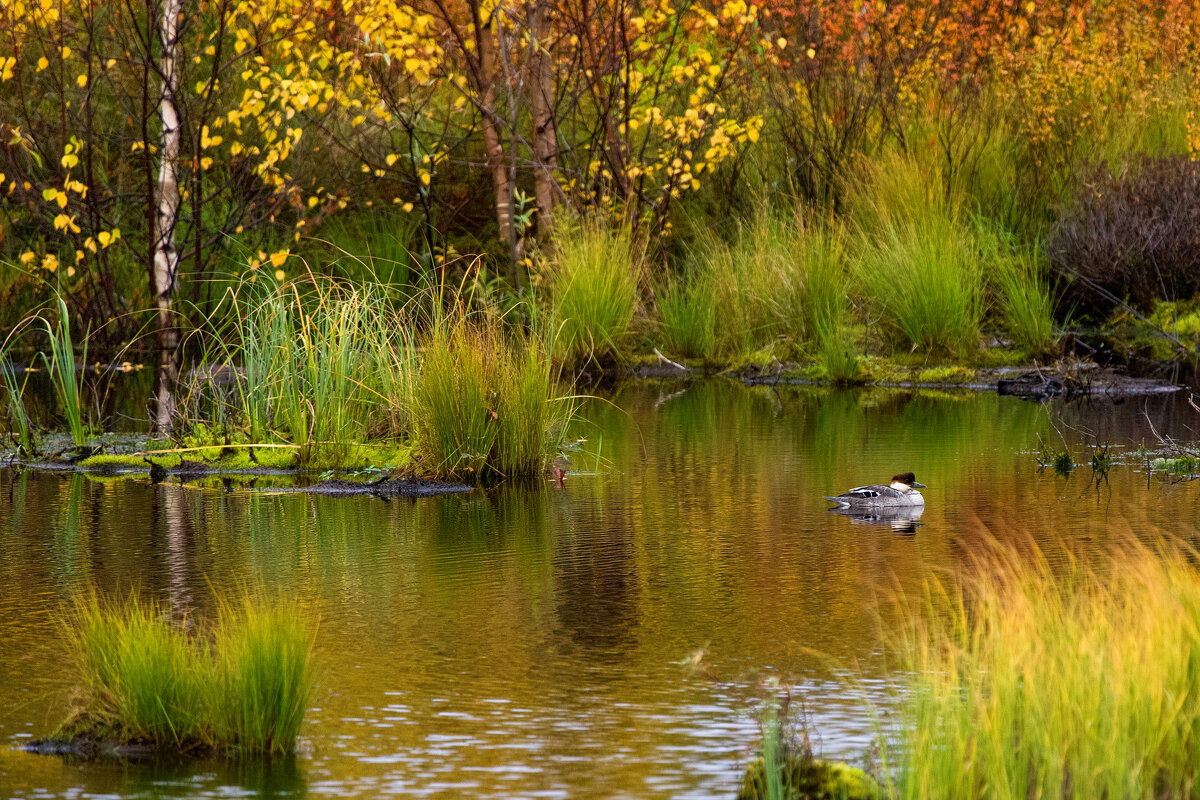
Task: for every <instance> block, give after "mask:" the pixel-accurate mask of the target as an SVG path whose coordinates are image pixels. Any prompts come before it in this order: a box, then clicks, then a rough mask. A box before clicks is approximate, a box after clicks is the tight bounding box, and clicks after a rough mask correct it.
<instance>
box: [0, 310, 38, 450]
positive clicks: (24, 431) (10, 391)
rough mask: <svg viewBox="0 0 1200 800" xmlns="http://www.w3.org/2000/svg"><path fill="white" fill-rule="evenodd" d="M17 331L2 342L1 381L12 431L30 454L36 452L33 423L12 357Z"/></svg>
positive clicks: (0, 345) (0, 344) (20, 445)
mask: <svg viewBox="0 0 1200 800" xmlns="http://www.w3.org/2000/svg"><path fill="white" fill-rule="evenodd" d="M15 333H16V330H14V331H13V332H10V333H9V335H8V336H7V337H6V338H5V339H4V341H3V342H0V383H3V385H4V394H5V396H6V400H7V406H8V419H9V428H10V431H11V433H13V434H15V438H16V442H17V447H19V448H20V450H21V452H22V453H24V454H25V455H29V454H31V453H33V452H34V441H33V424H32V423H31V422H30V420H29V414H28V412H27V411H26V409H25V400H24V391H23V386H22V385H21V382H19V381H18V380H17V371H16V366H15V365H14V364H13V363H12V359H11V358H10V354H11V352H12V346H13V343H14V341H15V336H14V334H15Z"/></svg>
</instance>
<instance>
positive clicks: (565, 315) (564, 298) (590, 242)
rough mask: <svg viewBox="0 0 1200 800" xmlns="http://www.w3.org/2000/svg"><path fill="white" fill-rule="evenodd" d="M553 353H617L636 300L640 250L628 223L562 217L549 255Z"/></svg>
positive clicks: (577, 356) (576, 358) (599, 356)
mask: <svg viewBox="0 0 1200 800" xmlns="http://www.w3.org/2000/svg"><path fill="white" fill-rule="evenodd" d="M547 268H548V270H549V276H548V277H549V284H550V293H551V297H552V302H553V304H554V313H553V315H552V316H553V317H555V318H556V319H557V325H558V332H557V342H558V352H557V354H558V355H559V356H560V357H562V358H564V359H565V360H567V361H571V362H580V361H583V360H586V359H592V360H596V361H604V360H608V359H613V358H618V357H620V356H621V355H622V351H623V348H624V346H625V344H626V340H627V337H628V336H629V333H630V326H631V324H632V322H633V314H634V311H635V310H636V308H637V305H638V299H639V293H638V279H639V275H640V273H641V269H642V266H641V252H640V249H639V247H638V245H637V244H636V243H635V242H634V239H633V235H632V233H631V232H630V231H629V230H628V229H627V228H624V227H622V228H618V229H611V228H609V227H607V226H606V225H604V223H603V222H600V221H597V220H586V221H585V220H575V221H571V222H570V223H566V222H564V224H563V226H562V230H560V232H559V234H558V235H557V236H556V239H555V253H554V255H553V256H552V257H551V258H550V259H549V263H548V265H547Z"/></svg>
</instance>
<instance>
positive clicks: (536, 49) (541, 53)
mask: <svg viewBox="0 0 1200 800" xmlns="http://www.w3.org/2000/svg"><path fill="white" fill-rule="evenodd" d="M549 27H550V3H549V0H535V2H534V4H533V7H532V9H531V11H530V15H529V40H530V47H531V49H532V53H531V55H530V57H531V58H532V59H533V70H532V73H533V80H532V81H531V94H532V95H533V103H532V105H533V162H534V163H533V178H534V199H535V200H536V201H537V207H538V220H537V229H538V235H539V236H543V237H544V236H546V235H548V234H549V233H550V231H551V229H552V228H553V227H554V206H555V205H556V204H557V201H558V186H557V185H556V184H555V182H554V173H555V171H556V170H557V169H558V129H557V126H556V125H555V119H554V72H553V64H552V63H551V62H552V59H551V55H550V52H549V47H550V38H549V37H548V36H547V33H548V30H549Z"/></svg>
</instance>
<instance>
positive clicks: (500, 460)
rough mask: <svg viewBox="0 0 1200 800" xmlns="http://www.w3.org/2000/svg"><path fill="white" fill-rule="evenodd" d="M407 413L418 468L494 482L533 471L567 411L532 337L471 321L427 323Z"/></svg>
mask: <svg viewBox="0 0 1200 800" xmlns="http://www.w3.org/2000/svg"><path fill="white" fill-rule="evenodd" d="M411 413H412V416H413V419H414V422H415V429H416V430H415V443H414V447H415V452H416V454H417V456H418V458H419V459H421V461H422V462H423V466H424V468H425V469H426V470H428V471H431V472H432V473H434V474H436V475H442V476H449V477H454V478H466V477H469V476H473V477H475V478H476V479H478V480H483V481H494V480H498V479H502V478H513V477H524V476H531V475H536V474H538V473H540V472H541V471H542V470H543V469H544V467H545V463H546V460H547V459H548V458H549V457H550V456H552V455H553V454H554V453H556V452H557V451H558V448H559V446H560V445H561V444H562V440H563V436H564V435H565V429H566V423H567V421H568V420H569V418H570V415H571V413H572V406H571V404H570V401H569V400H568V399H565V398H561V397H559V396H558V394H557V388H556V384H555V381H554V376H553V373H552V367H551V363H550V358H549V354H548V353H547V350H546V348H545V347H544V345H543V344H542V342H541V340H540V339H539V338H538V337H536V336H532V335H527V334H522V333H518V332H508V331H505V330H504V329H503V328H502V327H501V326H500V324H499V323H497V322H489V321H488V320H486V319H485V318H483V317H482V316H477V317H474V318H471V317H468V318H466V319H459V318H453V319H444V320H441V321H439V322H437V323H435V325H434V327H433V330H432V331H431V332H430V334H429V337H428V339H427V341H426V342H425V346H424V348H423V349H422V353H421V369H420V373H419V375H418V377H417V379H416V381H415V385H414V388H413V392H412V396H411Z"/></svg>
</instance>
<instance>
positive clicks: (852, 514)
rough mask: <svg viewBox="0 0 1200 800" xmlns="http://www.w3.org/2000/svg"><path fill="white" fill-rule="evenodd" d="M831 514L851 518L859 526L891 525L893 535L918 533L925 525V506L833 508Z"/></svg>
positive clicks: (830, 510)
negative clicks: (922, 517) (922, 516)
mask: <svg viewBox="0 0 1200 800" xmlns="http://www.w3.org/2000/svg"><path fill="white" fill-rule="evenodd" d="M829 513H830V514H839V515H841V516H843V517H849V519H850V521H851V522H853V523H855V524H859V525H889V526H891V528H892V533H903V534H911V533H916V532H917V528H919V527H921V526H922V525H923V524H924V523H923V522H921V521H920V520H921V515H922V514H924V513H925V506H897V507H895V508H871V509H863V508H831V509H829Z"/></svg>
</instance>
